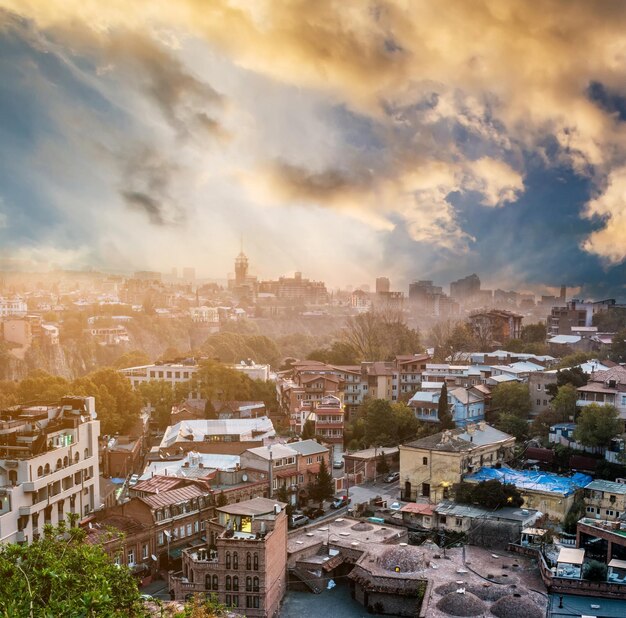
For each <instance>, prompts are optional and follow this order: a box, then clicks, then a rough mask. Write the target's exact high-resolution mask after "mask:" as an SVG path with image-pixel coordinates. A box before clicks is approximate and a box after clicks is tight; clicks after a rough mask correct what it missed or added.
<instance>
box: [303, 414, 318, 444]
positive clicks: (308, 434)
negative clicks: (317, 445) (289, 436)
mask: <svg viewBox="0 0 626 618" xmlns="http://www.w3.org/2000/svg"><path fill="white" fill-rule="evenodd" d="M301 437H302V439H303V440H311V439H313V438H315V423H314V422H313V421H312V420H311V419H307V420H306V421H304V427H303V428H302V436H301Z"/></svg>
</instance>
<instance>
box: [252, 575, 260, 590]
mask: <svg viewBox="0 0 626 618" xmlns="http://www.w3.org/2000/svg"><path fill="white" fill-rule="evenodd" d="M252 591H253V592H258V591H259V578H258V577H255V578H254V583H253V584H252Z"/></svg>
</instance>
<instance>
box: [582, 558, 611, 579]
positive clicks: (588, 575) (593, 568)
mask: <svg viewBox="0 0 626 618" xmlns="http://www.w3.org/2000/svg"><path fill="white" fill-rule="evenodd" d="M606 572H607V566H606V564H604V562H599V561H598V560H589V562H586V563H585V566H584V568H583V577H584V578H585V579H588V580H590V581H592V582H605V581H606Z"/></svg>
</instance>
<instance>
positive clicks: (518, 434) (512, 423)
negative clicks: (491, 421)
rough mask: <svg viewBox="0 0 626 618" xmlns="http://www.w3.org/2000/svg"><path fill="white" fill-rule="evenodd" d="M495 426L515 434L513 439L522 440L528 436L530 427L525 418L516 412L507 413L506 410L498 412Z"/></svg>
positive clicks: (512, 434)
mask: <svg viewBox="0 0 626 618" xmlns="http://www.w3.org/2000/svg"><path fill="white" fill-rule="evenodd" d="M495 426H496V429H499V430H500V431H504V433H508V434H509V435H511V436H515V439H516V440H519V441H524V440H526V439H527V438H528V434H529V429H530V428H529V426H528V422H527V421H526V420H524V419H523V418H520V417H519V416H517V415H516V414H508V413H506V412H500V414H498V418H497V420H496V423H495Z"/></svg>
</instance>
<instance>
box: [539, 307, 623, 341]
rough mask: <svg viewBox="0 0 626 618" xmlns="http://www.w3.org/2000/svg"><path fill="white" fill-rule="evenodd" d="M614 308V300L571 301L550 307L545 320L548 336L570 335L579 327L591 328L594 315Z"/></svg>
mask: <svg viewBox="0 0 626 618" xmlns="http://www.w3.org/2000/svg"><path fill="white" fill-rule="evenodd" d="M614 306H615V299H613V298H609V299H607V300H599V301H595V302H583V301H580V300H575V299H574V300H571V301H569V302H568V303H564V306H558V307H552V310H551V311H550V315H549V316H548V319H547V327H548V336H550V337H555V336H556V335H572V334H573V332H572V329H574V328H577V327H581V326H583V327H584V326H592V325H593V316H594V315H595V314H596V313H603V312H605V311H608V310H609V308H610V307H614Z"/></svg>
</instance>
